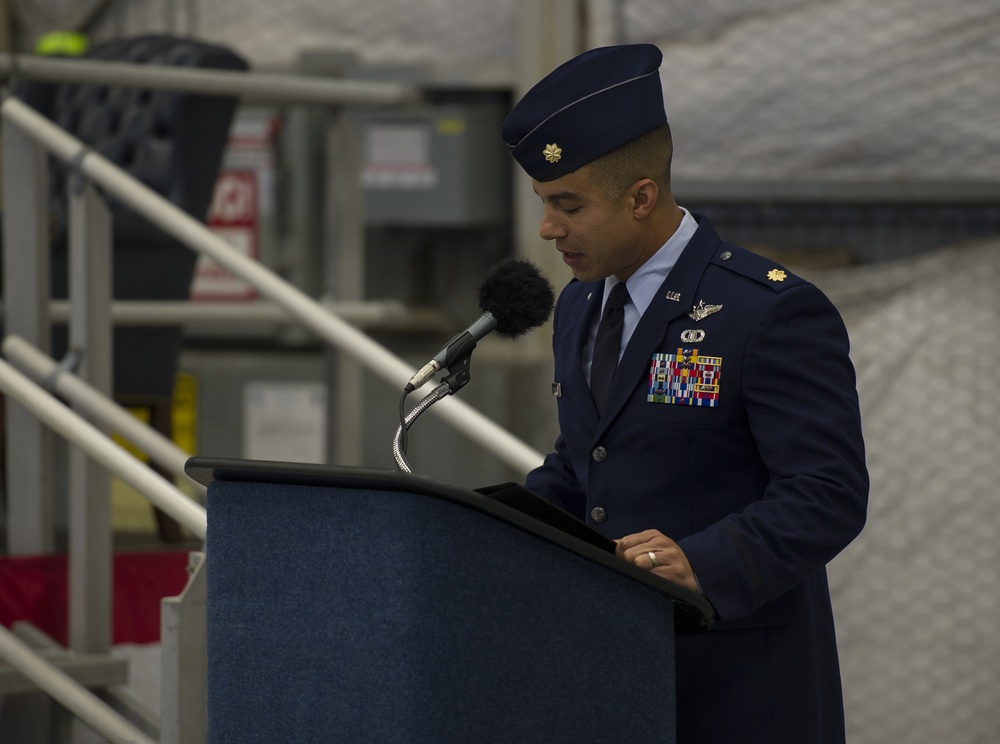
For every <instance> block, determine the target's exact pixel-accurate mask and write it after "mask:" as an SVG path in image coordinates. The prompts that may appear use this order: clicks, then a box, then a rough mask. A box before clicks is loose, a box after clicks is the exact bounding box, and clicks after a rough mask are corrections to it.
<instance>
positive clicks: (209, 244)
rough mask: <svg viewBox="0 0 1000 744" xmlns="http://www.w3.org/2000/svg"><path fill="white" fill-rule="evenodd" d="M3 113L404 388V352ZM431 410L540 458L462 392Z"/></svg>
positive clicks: (83, 155)
mask: <svg viewBox="0 0 1000 744" xmlns="http://www.w3.org/2000/svg"><path fill="white" fill-rule="evenodd" d="M0 112H2V116H3V117H4V119H6V120H7V121H9V122H11V123H12V124H15V125H17V126H18V127H19V128H20V129H22V130H23V131H24V132H25V133H26V134H28V136H30V137H31V138H32V139H34V140H35V141H37V142H39V143H40V144H42V145H43V146H44V147H45V148H46V149H47V150H48V151H49V152H50V153H51V154H52V155H54V156H55V157H57V158H58V159H59V160H61V161H63V162H64V163H66V164H67V165H71V166H72V167H73V168H74V169H75V170H76V171H77V172H78V173H80V174H82V175H84V176H86V177H87V178H88V179H90V180H92V181H93V182H94V183H95V184H97V185H98V186H100V187H101V188H102V189H104V191H106V192H107V193H108V194H110V195H111V196H114V197H115V198H117V199H119V200H120V201H122V202H123V203H125V204H126V205H128V206H129V207H130V208H131V209H132V210H134V211H135V212H136V213H138V214H140V215H142V216H143V217H145V218H146V219H147V220H148V221H149V222H151V223H152V224H154V225H156V226H158V227H159V228H161V229H162V230H163V231H164V232H165V233H167V234H168V235H171V236H172V237H174V238H176V239H178V240H179V241H181V242H182V243H184V244H185V245H187V246H189V247H190V248H192V249H194V250H196V251H198V253H200V254H202V255H206V256H208V257H209V258H211V259H212V260H213V261H215V262H216V263H217V264H219V265H220V266H222V267H223V268H225V269H227V270H228V271H230V272H231V273H233V274H235V275H236V276H237V277H238V278H240V279H242V280H243V281H245V282H247V283H248V284H250V285H251V286H253V287H254V288H255V289H256V290H257V291H258V292H259V293H260V294H261V295H263V296H265V297H267V298H269V299H271V300H273V301H274V302H277V303H278V304H280V305H281V306H282V307H284V308H285V309H286V310H287V311H288V312H289V313H290V314H291V315H293V316H294V317H295V318H297V319H298V320H299V321H300V322H301V323H302V324H303V325H305V326H306V327H307V328H309V329H310V330H311V331H313V332H314V333H315V334H316V335H317V336H319V337H320V338H322V339H324V340H326V341H327V342H329V343H330V344H332V345H333V346H335V347H337V348H338V349H340V350H342V351H344V352H346V353H347V354H349V355H350V356H352V357H353V358H354V359H356V360H358V361H359V362H361V363H362V364H363V365H365V366H366V367H368V368H369V369H370V370H372V371H373V372H374V373H375V374H377V375H378V376H380V377H381V378H382V379H383V380H385V381H387V382H388V383H390V384H391V385H393V386H395V387H396V389H397V390H399V391H402V390H403V387H404V386H405V385H406V383H407V381H408V380H409V379H410V377H411V376H412V375H413V373H414V371H415V370H414V369H413V368H412V367H411V366H410V365H408V364H407V363H406V362H405V361H404V360H403V359H401V358H400V357H397V356H396V355H395V354H393V353H392V352H390V351H389V350H388V349H386V348H385V347H384V346H381V345H380V344H378V343H376V342H375V341H374V340H372V339H371V338H369V337H368V336H367V335H366V334H364V333H363V332H361V331H359V330H358V329H356V328H354V327H353V326H351V325H350V324H349V323H346V322H345V321H343V320H342V319H340V318H338V317H337V316H336V315H333V314H332V313H330V312H329V311H328V310H326V309H325V308H324V307H323V306H322V304H320V303H319V302H317V301H316V300H314V299H313V298H312V297H310V296H309V295H307V294H305V293H304V292H302V291H301V290H299V289H297V288H296V287H293V286H291V285H290V284H288V283H287V282H286V281H285V280H283V279H282V278H281V277H279V276H278V275H277V274H275V273H274V272H273V271H271V270H270V269H268V268H267V267H265V266H263V265H262V264H260V263H258V262H257V261H255V260H253V259H252V258H249V257H248V256H245V255H243V254H242V253H240V252H239V251H238V250H236V249H235V248H233V247H232V246H231V245H229V243H227V242H226V241H225V240H223V239H222V238H220V237H219V236H217V235H215V234H214V233H213V232H212V231H211V230H209V229H208V228H207V227H206V226H205V225H204V224H203V223H201V222H199V221H198V220H196V219H195V218H194V217H192V216H191V215H189V214H187V213H186V212H184V211H183V210H181V209H180V208H179V207H177V206H175V205H174V204H172V203H170V202H169V201H167V200H166V199H164V198H163V197H162V196H161V195H160V194H158V193H156V192H155V191H153V189H151V188H149V187H148V186H146V185H145V184H143V183H142V182H141V181H139V180H137V179H136V178H134V177H132V176H131V175H129V174H128V173H126V172H124V171H123V170H121V169H120V168H118V167H117V166H116V165H114V163H112V162H111V161H109V160H108V159H107V158H105V157H103V156H102V155H100V154H99V153H97V152H94V151H93V150H91V149H90V148H89V147H87V146H86V145H85V144H83V143H82V142H81V141H80V140H78V139H77V138H75V137H73V136H72V135H70V134H68V133H67V132H65V131H64V130H62V129H60V128H59V127H58V126H56V125H55V124H54V123H52V122H51V121H50V120H49V119H47V118H46V117H44V116H42V115H41V114H39V113H37V112H36V111H34V110H33V109H32V108H31V107H30V106H27V105H26V104H24V103H23V102H21V101H19V100H17V99H16V98H13V97H8V98H6V99H5V100H4V101H3V104H2V105H0ZM432 411H433V412H434V413H435V414H437V415H438V416H439V417H441V418H442V419H444V420H445V421H447V422H448V423H450V424H451V425H452V426H454V427H455V428H456V429H457V430H459V431H461V432H462V433H464V434H465V435H466V436H468V437H469V438H470V439H471V440H473V441H475V442H478V443H479V444H480V445H482V446H483V447H484V448H486V449H487V450H491V451H493V452H494V453H495V454H496V455H497V456H498V457H499V458H500V459H502V460H504V461H505V462H506V463H507V464H508V465H510V466H512V467H513V468H515V469H516V470H518V471H521V472H527V471H529V470H531V469H533V468H534V467H536V466H538V465H539V464H540V463H541V462H542V459H543V458H542V454H541V453H540V452H538V451H537V450H535V449H534V448H532V447H530V446H528V445H527V444H526V443H525V442H523V441H522V440H520V439H518V438H517V437H515V436H514V435H513V434H511V433H510V432H508V431H507V430H506V429H504V428H502V427H500V426H499V425H498V424H496V423H495V422H494V421H492V420H491V419H489V418H487V417H486V416H484V415H483V414H482V413H480V412H479V411H477V410H475V409H474V408H472V407H471V406H469V405H467V404H466V403H465V402H463V401H461V400H459V399H457V398H454V397H449V398H446V399H444V400H442V401H441V402H440V403H439V404H438V405H437V406H435V407H434V408H433V409H432Z"/></svg>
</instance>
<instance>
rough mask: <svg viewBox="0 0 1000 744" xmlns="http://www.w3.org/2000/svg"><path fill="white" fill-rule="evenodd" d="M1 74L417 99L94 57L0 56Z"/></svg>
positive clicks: (324, 97) (386, 87)
mask: <svg viewBox="0 0 1000 744" xmlns="http://www.w3.org/2000/svg"><path fill="white" fill-rule="evenodd" d="M0 78H5V79H9V78H24V79H26V80H37V81H40V82H60V83H95V84H99V85H130V86H135V87H140V88H158V89H162V90H175V91H183V92H186V93H201V94H206V95H209V94H214V95H226V96H239V97H241V98H244V99H249V100H250V101H253V102H265V101H266V102H273V103H326V104H342V103H352V104H371V105H381V106H384V105H389V104H401V103H412V102H415V101H417V100H419V93H418V91H417V89H416V88H414V87H413V86H410V85H405V84H403V83H394V82H387V81H363V80H342V79H332V78H321V77H315V78H312V77H306V76H303V75H280V74H276V73H265V72H254V73H253V74H252V75H251V74H247V73H246V72H243V71H231V70H209V69H205V68H199V69H185V68H178V67H176V66H174V67H171V66H168V65H147V64H143V65H135V64H128V63H123V62H106V61H103V60H94V59H80V58H73V59H69V60H67V59H53V58H51V57H35V56H31V55H24V54H0Z"/></svg>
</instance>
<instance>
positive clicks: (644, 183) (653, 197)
mask: <svg viewBox="0 0 1000 744" xmlns="http://www.w3.org/2000/svg"><path fill="white" fill-rule="evenodd" d="M629 194H630V195H631V197H632V216H633V217H635V218H636V219H637V220H643V219H646V218H647V217H649V215H650V214H652V212H653V208H654V207H655V206H656V202H657V201H658V200H659V198H660V187H659V186H657V185H656V181H654V180H653V179H651V178H643V179H641V180H639V181H636V182H635V183H634V184H632V186H631V187H630V188H629Z"/></svg>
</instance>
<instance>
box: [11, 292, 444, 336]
mask: <svg viewBox="0 0 1000 744" xmlns="http://www.w3.org/2000/svg"><path fill="white" fill-rule="evenodd" d="M323 305H324V307H326V308H327V309H329V311H330V312H332V313H336V314H337V315H338V316H340V317H341V318H343V319H344V320H346V321H347V322H348V323H350V324H351V325H353V326H356V327H358V328H380V329H393V330H415V331H434V332H438V333H447V332H451V333H453V332H454V323H452V322H451V321H450V320H449V319H448V318H447V316H446V315H445V313H443V312H441V311H439V310H434V309H432V308H421V307H412V306H409V305H406V304H405V303H403V302H400V301H399V300H368V301H360V302H323ZM110 309H111V322H112V323H113V324H114V325H121V326H128V325H150V324H157V323H163V324H169V325H176V324H186V323H191V324H200V323H205V324H212V323H225V324H234V325H237V324H250V325H255V324H259V323H275V324H280V323H289V322H292V321H294V320H295V319H294V318H293V317H292V316H291V315H289V314H288V311H287V310H285V309H284V308H283V307H282V306H281V305H278V304H277V303H274V302H266V301H264V302H262V301H260V300H251V301H247V302H223V301H215V300H213V301H211V302H191V301H188V300H115V301H114V302H112V303H111V308H110ZM3 311H4V307H3V303H2V302H0V318H3ZM70 315H71V308H70V302H69V301H68V300H52V301H50V302H49V319H50V320H51V321H52V322H54V323H65V322H67V321H68V320H69V318H70Z"/></svg>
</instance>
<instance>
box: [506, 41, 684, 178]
mask: <svg viewBox="0 0 1000 744" xmlns="http://www.w3.org/2000/svg"><path fill="white" fill-rule="evenodd" d="M662 60H663V54H662V53H661V52H660V50H659V49H657V48H656V47H655V46H653V45H652V44H627V45H624V46H611V47H601V48H599V49H591V50H590V51H589V52H584V53H583V54H581V55H579V56H578V57H574V58H573V59H571V60H569V61H568V62H564V63H563V64H561V65H560V66H559V67H557V68H556V69H555V70H553V71H552V72H551V73H549V74H548V75H546V76H545V77H544V78H542V80H540V81H539V82H538V84H536V85H535V86H534V87H533V88H532V89H531V90H529V91H528V92H527V93H525V94H524V97H523V98H521V100H520V101H518V103H517V105H516V106H514V109H513V110H512V111H511V112H510V115H509V116H508V117H507V119H506V120H505V121H504V123H503V128H502V129H501V134H502V135H503V138H504V141H505V142H506V143H507V147H509V148H510V152H511V154H512V155H513V156H514V159H515V160H517V162H518V163H519V164H520V166H521V167H522V168H524V170H525V172H527V174H528V175H529V176H531V177H532V178H533V179H535V180H536V181H552V180H554V179H556V178H559V177H560V176H565V175H566V174H567V173H572V172H573V171H575V170H576V169H577V168H580V167H581V166H584V165H586V164H587V163H589V162H591V161H593V160H596V159H597V158H599V157H600V156H601V155H604V154H606V153H609V152H611V151H612V150H616V149H617V148H619V147H621V146H622V145H624V144H627V143H628V142H631V141H632V140H634V139H636V138H637V137H640V136H641V135H643V134H646V133H647V132H651V131H653V130H654V129H657V128H658V127H660V126H662V125H663V124H665V123H666V121H667V114H666V112H665V111H664V109H663V90H662V88H661V86H660V72H659V70H660V62H661V61H662Z"/></svg>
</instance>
